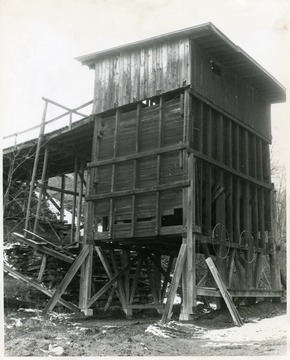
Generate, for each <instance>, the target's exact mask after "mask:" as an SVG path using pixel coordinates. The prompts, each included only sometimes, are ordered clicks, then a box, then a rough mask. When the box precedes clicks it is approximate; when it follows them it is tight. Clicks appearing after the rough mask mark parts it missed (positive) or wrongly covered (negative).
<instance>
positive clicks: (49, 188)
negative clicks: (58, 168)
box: [37, 183, 85, 197]
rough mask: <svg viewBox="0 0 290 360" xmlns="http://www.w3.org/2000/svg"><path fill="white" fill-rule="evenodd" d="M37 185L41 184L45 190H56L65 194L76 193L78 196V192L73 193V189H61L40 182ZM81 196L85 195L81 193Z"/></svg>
mask: <svg viewBox="0 0 290 360" xmlns="http://www.w3.org/2000/svg"><path fill="white" fill-rule="evenodd" d="M37 185H38V186H42V187H43V188H44V189H45V190H51V191H57V192H59V193H64V194H67V195H77V196H79V193H78V192H76V193H75V192H74V191H71V190H62V189H60V188H57V187H54V186H47V185H42V184H40V183H38V184H37ZM82 196H83V197H84V196H85V195H84V194H82Z"/></svg>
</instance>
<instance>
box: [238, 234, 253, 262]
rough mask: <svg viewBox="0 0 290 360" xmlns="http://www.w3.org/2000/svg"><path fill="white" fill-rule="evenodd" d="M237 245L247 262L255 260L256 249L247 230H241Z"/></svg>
mask: <svg viewBox="0 0 290 360" xmlns="http://www.w3.org/2000/svg"><path fill="white" fill-rule="evenodd" d="M239 245H240V250H239V254H240V256H241V257H242V259H243V260H244V261H245V262H246V263H247V264H251V263H252V262H253V261H254V260H255V254H256V249H255V242H254V238H253V236H252V234H251V233H250V232H249V231H247V230H244V231H242V232H241V234H240V239H239Z"/></svg>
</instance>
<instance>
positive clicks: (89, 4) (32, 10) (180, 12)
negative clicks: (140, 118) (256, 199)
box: [0, 0, 290, 159]
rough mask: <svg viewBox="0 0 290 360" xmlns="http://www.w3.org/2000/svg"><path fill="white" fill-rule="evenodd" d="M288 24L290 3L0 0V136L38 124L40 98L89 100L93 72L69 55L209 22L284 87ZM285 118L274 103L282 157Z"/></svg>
mask: <svg viewBox="0 0 290 360" xmlns="http://www.w3.org/2000/svg"><path fill="white" fill-rule="evenodd" d="M289 19H290V0H0V49H1V56H0V121H1V129H2V134H3V135H6V134H10V133H13V132H15V131H20V130H22V129H25V128H27V127H30V126H33V125H35V124H38V123H39V122H40V121H41V116H42V111H43V105H44V103H43V101H42V100H41V98H42V96H45V97H47V98H49V99H52V100H55V101H57V102H59V103H62V104H64V105H66V106H68V107H76V106H78V105H80V104H82V103H85V102H87V101H89V100H91V99H92V97H93V79H94V73H93V71H92V70H88V68H86V67H83V66H81V64H80V63H79V62H77V61H76V60H74V57H77V56H80V55H84V54H87V53H91V52H95V51H98V50H102V49H106V48H110V47H112V46H117V45H122V44H126V43H129V42H132V41H136V40H141V39H145V38H147V37H151V36H156V35H159V34H162V33H166V32H170V31H175V30H179V29H182V28H186V27H191V26H194V25H198V24H201V23H205V22H208V21H211V22H212V23H213V24H214V25H216V26H217V27H218V28H219V29H220V30H221V31H222V32H223V33H224V34H225V35H226V36H227V37H229V38H230V39H231V40H232V41H233V42H234V43H235V44H236V45H238V46H240V47H241V48H242V49H243V50H245V51H246V52H247V53H248V54H249V55H250V56H251V57H253V58H254V59H255V60H256V61H257V62H258V63H259V64H260V65H262V66H263V67H264V68H265V69H266V70H268V71H269V72H270V73H271V74H272V75H273V76H274V77H276V79H277V80H278V81H279V82H280V83H282V84H283V85H284V86H285V87H286V88H289V84H290V71H289V64H290V51H289V47H290V36H289V30H290V21H289ZM289 113H290V112H289V104H282V105H281V104H280V105H275V106H273V111H272V128H273V137H274V138H273V143H274V147H275V148H276V149H277V150H276V154H279V156H280V155H281V157H282V158H283V159H284V158H285V153H286V150H285V149H286V146H287V142H289V133H290V132H289V129H290V127H289V122H290V120H289ZM286 129H287V130H286ZM287 131H288V133H287Z"/></svg>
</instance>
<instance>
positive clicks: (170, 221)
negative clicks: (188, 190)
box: [161, 209, 183, 226]
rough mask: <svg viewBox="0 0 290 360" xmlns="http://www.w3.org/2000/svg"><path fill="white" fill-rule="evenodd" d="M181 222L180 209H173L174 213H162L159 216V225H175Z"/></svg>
mask: <svg viewBox="0 0 290 360" xmlns="http://www.w3.org/2000/svg"><path fill="white" fill-rule="evenodd" d="M182 224H183V216H182V209H174V213H173V214H172V215H163V216H162V218H161V226H176V225H182Z"/></svg>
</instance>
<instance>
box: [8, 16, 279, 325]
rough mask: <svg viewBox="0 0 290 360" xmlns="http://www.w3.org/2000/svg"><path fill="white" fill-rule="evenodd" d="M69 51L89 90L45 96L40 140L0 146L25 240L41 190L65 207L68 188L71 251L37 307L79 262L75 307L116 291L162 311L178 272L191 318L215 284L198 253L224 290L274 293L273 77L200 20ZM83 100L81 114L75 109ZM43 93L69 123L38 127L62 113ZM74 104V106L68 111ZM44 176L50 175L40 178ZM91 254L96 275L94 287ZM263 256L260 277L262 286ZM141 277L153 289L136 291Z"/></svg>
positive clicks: (133, 305)
mask: <svg viewBox="0 0 290 360" xmlns="http://www.w3.org/2000/svg"><path fill="white" fill-rule="evenodd" d="M77 60H78V61H80V62H81V63H82V64H83V65H86V66H88V67H89V68H90V69H93V70H94V72H95V90H94V94H93V101H91V102H89V103H87V104H84V105H83V106H80V107H78V108H75V109H68V108H66V107H64V106H62V105H60V104H57V103H55V102H53V101H51V100H48V99H45V98H44V102H45V108H44V115H43V119H42V123H41V126H40V135H39V137H38V139H35V140H31V141H27V142H24V143H21V144H17V145H16V144H15V145H14V146H13V147H10V148H6V149H4V162H3V164H4V174H5V176H4V185H5V181H6V183H7V181H20V182H21V181H22V182H26V183H27V184H28V185H29V188H28V190H29V192H28V193H29V196H28V204H27V212H26V221H25V230H26V231H25V234H24V235H23V239H24V240H23V239H22V240H23V241H26V242H27V241H29V239H27V237H28V234H29V232H31V231H32V235H31V236H32V237H33V238H34V241H37V236H36V235H37V231H38V222H39V211H40V206H41V199H42V198H48V199H49V198H51V197H50V196H49V193H48V190H57V191H59V192H60V193H61V202H60V205H57V204H55V205H56V206H58V207H59V211H60V214H61V217H62V219H63V211H64V201H63V199H64V196H65V195H66V194H70V195H72V196H73V199H74V200H73V210H72V213H73V214H72V218H73V221H72V224H71V232H70V241H71V242H76V243H77V244H79V246H80V251H79V253H78V255H77V257H76V258H74V259H73V261H72V264H71V268H70V269H69V271H68V272H67V274H66V275H65V277H64V278H63V280H62V282H61V283H60V285H59V287H58V288H57V289H56V291H55V292H54V293H53V294H50V295H49V296H50V300H49V302H48V304H47V306H46V309H45V311H49V310H51V309H52V308H53V307H54V306H55V304H56V303H57V302H61V301H64V300H63V299H62V296H63V294H64V292H65V289H66V287H67V286H68V284H69V283H70V281H71V280H72V278H73V277H74V276H75V274H76V273H77V272H78V271H79V269H80V279H81V281H80V289H79V300H78V308H79V309H81V310H82V311H83V312H84V313H86V314H91V313H92V308H93V306H94V305H95V303H96V302H98V300H99V299H100V298H101V297H102V296H104V294H105V296H106V297H107V300H108V304H109V303H110V299H111V298H112V297H113V294H114V293H115V294H116V295H117V297H118V299H119V301H120V303H121V305H122V308H123V310H124V311H125V313H126V314H127V315H128V316H131V315H132V311H133V309H143V308H156V309H157V310H158V311H159V312H163V311H164V306H165V305H164V298H165V297H166V293H168V291H169V295H168V296H167V304H166V306H167V308H166V309H165V313H166V315H165V317H166V316H167V317H170V309H171V308H170V306H172V303H173V300H174V297H175V294H176V291H177V289H178V287H179V285H180V284H181V289H182V290H181V295H182V308H181V313H180V319H182V320H189V319H190V318H192V316H193V314H194V309H195V307H196V305H197V300H198V298H199V297H201V298H203V299H206V298H208V297H221V296H222V294H221V291H220V288H217V286H216V285H215V283H214V284H213V282H212V278H211V275H210V272H207V271H206V272H205V273H204V275H203V276H202V278H199V277H198V276H199V275H198V271H197V263H198V260H197V259H201V258H202V259H207V258H209V257H211V258H212V259H213V260H214V262H215V266H216V268H217V271H218V273H219V275H220V280H221V282H222V284H223V285H224V288H225V289H226V291H227V292H228V294H229V296H230V297H231V298H233V299H244V298H246V299H248V301H251V302H255V299H257V298H265V297H268V298H273V299H279V298H281V295H282V289H281V283H280V269H279V262H278V260H277V259H278V250H279V248H278V247H277V241H276V240H277V239H276V236H277V235H276V230H275V221H274V218H275V201H274V187H273V185H272V183H271V172H270V154H269V146H270V143H271V119H270V115H271V114H270V111H271V104H273V103H280V102H284V101H285V98H286V93H285V89H284V88H283V86H282V85H280V84H279V83H278V82H277V80H275V79H274V78H273V77H272V76H271V75H270V74H269V73H268V72H267V71H266V70H264V69H263V68H262V67H261V66H260V65H259V64H257V63H256V62H255V61H254V60H253V59H252V58H251V57H250V56H249V55H248V54H246V53H245V52H244V51H243V50H242V49H240V48H239V47H237V46H236V45H235V44H233V43H232V42H231V41H230V40H229V39H228V38H227V37H226V36H225V35H224V34H223V33H222V32H221V31H220V30H218V29H217V28H216V27H215V26H214V25H213V24H211V23H207V24H203V25H199V26H195V27H192V28H188V29H184V30H180V31H177V32H173V33H169V34H165V35H161V36H158V37H154V38H151V39H147V40H144V41H140V42H137V43H133V44H128V45H124V46H120V47H117V48H113V49H109V50H105V51H101V52H97V53H93V54H89V55H85V56H81V57H79V58H77ZM90 104H93V110H92V114H91V115H89V116H87V115H85V114H83V112H82V108H83V107H86V106H88V105H90ZM48 105H53V106H59V107H62V108H63V109H64V110H65V111H66V112H65V114H64V116H68V117H69V119H70V121H69V125H68V126H67V127H65V128H61V129H58V130H55V131H54V132H50V133H46V132H45V127H46V126H47V124H48V123H50V122H52V121H55V120H58V118H60V117H57V118H55V119H52V120H49V121H47V118H46V112H47V107H48ZM73 114H75V115H79V116H80V117H81V119H80V120H78V121H77V122H72V121H71V119H72V115H73ZM16 148H17V149H18V159H19V160H17V159H16V160H15V159H14V161H13V164H14V165H15V161H16V162H17V161H19V166H17V169H16V170H14V171H12V170H13V169H12V168H11V159H12V158H13V156H12V154H14V153H15V149H16ZM31 153H33V156H32V157H31V156H27V154H31ZM26 158H27V160H25V159H26ZM9 159H10V160H9ZM66 174H74V190H68V189H66V186H65V180H64V179H65V175H66ZM53 176H61V178H62V185H61V188H59V189H51V188H50V187H49V186H48V179H49V178H50V177H53ZM77 179H79V182H78V181H77ZM35 188H39V203H38V206H37V210H36V213H35V214H31V198H32V194H33V191H34V190H35ZM50 200H51V201H52V202H53V199H50ZM81 214H83V215H84V233H83V234H81V220H80V219H81ZM75 218H76V219H77V220H76V222H75V220H74V219H75ZM18 237H21V235H18ZM38 240H39V239H38ZM42 240H44V239H42ZM42 246H43V245H42ZM55 251H57V252H59V253H61V254H62V255H63V258H64V256H65V255H67V256H69V254H65V253H64V252H63V251H61V250H59V249H55ZM45 255H46V256H47V255H49V254H45ZM59 256H60V255H59ZM96 259H98V260H96ZM95 261H99V262H100V263H101V264H102V266H103V268H104V270H105V274H106V276H107V282H106V283H105V284H103V285H102V286H101V287H98V283H95V282H94V279H95V278H96V276H97V275H98V274H96V273H95V266H94V263H95ZM264 261H267V262H269V264H270V273H271V280H270V284H269V286H268V288H261V286H260V279H261V276H262V266H263V263H264ZM204 263H205V262H204ZM171 275H173V276H171ZM144 279H145V280H144ZM144 281H145V282H147V285H148V288H149V289H150V295H149V296H147V297H146V299H145V300H142V301H141V300H140V299H141V298H142V297H140V291H139V290H140V287H142V283H144ZM208 284H211V286H209V285H208ZM143 285H144V284H143ZM138 291H139V292H138ZM138 294H139V295H138Z"/></svg>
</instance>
